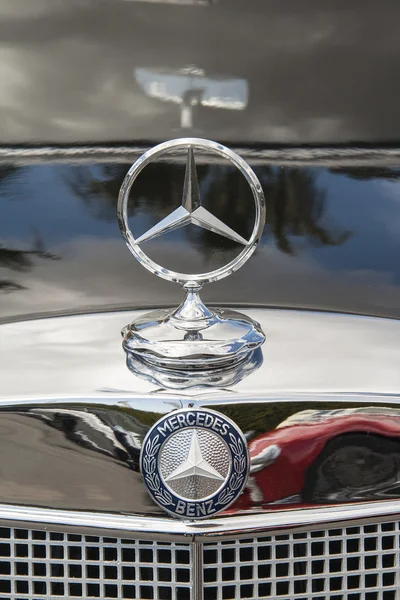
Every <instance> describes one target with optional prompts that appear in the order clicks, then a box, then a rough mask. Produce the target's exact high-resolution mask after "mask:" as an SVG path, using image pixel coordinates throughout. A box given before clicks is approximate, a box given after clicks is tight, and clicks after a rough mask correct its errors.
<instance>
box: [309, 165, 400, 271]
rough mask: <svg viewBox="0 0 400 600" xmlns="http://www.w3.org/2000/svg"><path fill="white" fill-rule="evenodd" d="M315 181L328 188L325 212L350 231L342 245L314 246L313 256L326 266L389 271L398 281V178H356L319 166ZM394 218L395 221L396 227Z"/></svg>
mask: <svg viewBox="0 0 400 600" xmlns="http://www.w3.org/2000/svg"><path fill="white" fill-rule="evenodd" d="M318 182H319V183H320V184H321V185H322V186H323V187H325V188H326V189H327V190H328V198H327V208H328V211H327V212H328V215H329V218H330V219H331V221H332V223H333V224H339V225H341V226H342V227H344V228H345V229H347V230H349V231H350V232H351V234H352V235H351V237H350V238H349V239H348V240H347V242H346V243H345V244H343V245H342V246H338V247H332V246H322V247H320V248H318V249H317V250H314V251H313V255H314V258H316V259H317V260H318V262H319V263H321V264H322V265H324V266H326V267H328V268H329V269H331V268H336V269H337V268H341V269H343V268H346V269H348V270H353V269H354V270H358V269H371V270H374V271H375V270H376V271H384V272H391V273H392V274H393V276H394V279H395V281H396V282H399V281H400V264H399V257H400V181H399V182H390V183H389V182H387V181H382V180H367V181H359V180H356V179H352V178H350V177H346V176H344V175H338V174H332V173H330V172H329V171H325V170H322V172H321V173H320V175H319V178H318ZM393 192H395V193H397V194H398V198H396V196H395V193H393ZM393 222H397V227H396V228H395V227H392V223H393Z"/></svg>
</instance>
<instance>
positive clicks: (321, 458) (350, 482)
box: [242, 407, 400, 506]
mask: <svg viewBox="0 0 400 600" xmlns="http://www.w3.org/2000/svg"><path fill="white" fill-rule="evenodd" d="M249 451H250V460H251V475H250V479H249V485H248V488H247V490H246V493H245V494H244V496H243V498H242V502H244V503H245V505H248V504H251V505H254V504H255V503H257V504H259V503H267V504H268V503H274V504H282V503H286V504H287V503H290V504H297V503H307V504H310V503H332V502H339V501H341V502H343V501H352V500H354V501H357V500H371V499H383V498H393V497H395V498H398V497H399V496H400V410H396V409H386V408H384V407H382V409H379V408H369V407H365V408H355V409H342V410H335V411H326V410H325V411H303V412H301V413H297V414H296V415H294V416H293V417H291V418H289V419H287V420H286V421H284V422H283V423H282V424H281V425H279V427H278V428H277V429H275V430H274V431H271V432H270V433H267V434H265V435H262V436H260V437H258V438H256V439H255V440H253V441H252V442H251V443H250V444H249ZM242 506H243V504H242Z"/></svg>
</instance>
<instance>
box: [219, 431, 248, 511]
mask: <svg viewBox="0 0 400 600" xmlns="http://www.w3.org/2000/svg"><path fill="white" fill-rule="evenodd" d="M229 437H230V440H231V441H230V443H229V447H230V449H231V450H232V454H233V466H234V471H233V473H232V474H231V476H230V478H229V481H228V483H227V486H226V488H225V489H224V490H222V492H221V493H220V494H219V496H218V498H217V501H216V504H221V505H222V506H224V505H225V504H229V502H231V500H233V498H234V496H235V494H236V492H237V491H238V490H239V489H240V488H241V486H242V485H243V482H244V477H245V476H244V473H245V470H246V453H245V450H244V446H243V442H242V440H241V439H240V438H236V437H235V436H234V435H233V434H232V433H230V434H229Z"/></svg>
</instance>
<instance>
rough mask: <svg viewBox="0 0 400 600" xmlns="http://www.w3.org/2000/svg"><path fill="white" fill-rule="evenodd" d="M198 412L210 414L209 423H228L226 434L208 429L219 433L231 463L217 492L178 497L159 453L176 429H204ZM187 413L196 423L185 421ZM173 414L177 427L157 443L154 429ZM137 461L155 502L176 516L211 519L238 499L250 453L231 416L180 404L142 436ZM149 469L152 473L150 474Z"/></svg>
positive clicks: (162, 426)
mask: <svg viewBox="0 0 400 600" xmlns="http://www.w3.org/2000/svg"><path fill="white" fill-rule="evenodd" d="M200 414H203V415H205V416H207V415H209V416H211V417H213V423H212V425H211V426H210V427H214V425H217V420H219V421H220V422H221V424H222V425H226V426H228V429H227V432H226V433H225V434H221V433H220V432H217V431H216V430H215V429H210V431H212V432H213V433H215V434H218V433H219V435H220V436H221V439H222V440H223V441H224V442H225V443H226V444H227V446H228V450H229V452H230V455H231V465H230V468H229V474H228V476H227V477H226V479H225V481H224V483H223V484H222V485H221V487H220V488H218V489H217V491H216V492H214V493H212V494H209V495H207V496H205V497H204V498H201V499H197V500H188V499H186V498H184V497H180V496H179V494H178V493H176V492H174V491H173V490H171V488H169V487H168V486H167V485H166V483H165V482H164V481H163V477H162V475H161V472H160V465H159V463H160V455H161V452H162V451H163V449H164V446H165V442H166V441H167V440H168V439H169V437H172V436H173V435H174V434H176V433H177V432H178V431H182V430H184V429H199V430H201V429H202V428H204V429H205V430H207V429H206V427H205V425H201V424H199V422H198V415H200ZM181 415H183V420H182V419H181V420H179V416H181ZM189 415H190V416H191V415H193V416H194V422H195V423H196V424H194V423H190V422H189V421H188V420H186V422H184V419H185V417H188V416H189ZM174 417H175V418H176V423H178V422H179V426H178V429H176V430H172V431H171V432H170V433H169V434H168V435H167V434H166V436H165V439H163V440H161V442H160V443H159V439H160V437H159V434H157V433H156V432H157V430H158V431H160V428H163V429H164V430H165V424H166V423H167V422H168V420H170V419H172V418H174ZM156 438H157V439H156ZM154 440H156V442H154ZM156 445H158V448H157V451H154V447H155V446H156ZM139 465H140V473H141V475H142V478H143V481H144V484H145V486H146V489H147V491H148V493H149V495H150V497H151V498H152V499H153V501H154V502H155V503H156V504H158V506H160V507H161V508H162V509H163V510H165V511H166V512H167V513H168V514H170V515H172V516H173V517H176V518H178V519H182V520H186V521H197V520H203V519H210V517H214V516H215V515H218V514H219V513H221V512H222V511H225V510H226V509H227V508H229V506H231V505H232V504H233V503H234V502H235V500H237V498H238V497H239V496H240V494H241V493H242V492H243V490H244V488H245V486H246V484H247V480H248V476H249V472H250V457H249V450H248V446H247V441H246V438H245V437H244V434H243V432H242V431H241V430H240V429H239V427H238V426H237V425H236V424H235V423H234V421H232V419H230V418H229V417H226V416H225V415H223V414H222V413H219V412H218V411H215V410H212V409H208V408H207V409H205V408H182V409H179V410H175V411H172V412H171V413H168V414H167V415H164V416H163V417H162V418H161V419H159V420H158V421H157V422H156V423H155V424H154V425H153V426H152V427H151V428H150V430H149V431H148V432H147V434H146V436H145V438H144V440H143V444H142V448H141V451H140V458H139ZM150 471H151V473H150V476H151V477H150V478H149V472H150ZM165 490H167V494H165ZM171 505H174V506H175V510H173V509H172V508H171ZM215 506H220V508H218V509H216V508H214V507H215Z"/></svg>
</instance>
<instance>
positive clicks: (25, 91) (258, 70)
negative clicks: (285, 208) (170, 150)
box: [0, 0, 400, 144]
mask: <svg viewBox="0 0 400 600" xmlns="http://www.w3.org/2000/svg"><path fill="white" fill-rule="evenodd" d="M399 12H400V6H399V4H398V2H395V1H394V0H384V1H383V2H357V1H356V0H351V1H349V2H345V3H338V2H336V1H334V0H328V1H326V2H322V3H321V2H319V1H317V0H305V1H303V2H298V1H296V0H289V1H286V2H280V1H279V0H270V1H268V2H266V1H265V0H252V1H251V2H249V1H248V0H216V1H214V2H213V1H212V0H209V1H207V0H205V1H203V2H201V1H200V2H199V1H196V0H186V2H183V3H181V2H179V1H178V0H176V2H170V1H169V2H163V0H159V1H158V2H148V1H147V2H146V1H145V0H142V1H135V0H84V1H64V0H29V2H26V1H25V0H1V2H0V39H1V48H2V52H3V54H2V63H1V70H0V75H1V81H2V86H1V87H2V91H1V94H0V114H1V123H2V127H1V134H0V143H3V144H7V143H11V144H27V143H31V144H40V143H44V142H51V143H58V144H60V143H65V144H76V143H85V142H99V143H104V142H109V141H122V140H124V141H127V142H136V141H138V140H147V141H149V142H156V141H162V140H165V139H169V138H171V137H179V136H181V135H182V133H188V127H187V119H186V127H182V121H181V116H180V113H181V109H182V107H184V106H189V105H191V104H193V103H196V102H197V105H194V106H193V114H192V117H191V120H192V127H189V129H190V133H191V134H193V133H195V134H197V135H199V136H203V137H209V138H211V139H217V140H219V141H225V142H227V143H231V144H234V143H237V142H240V143H245V144H332V143H344V144H349V143H357V142H359V143H361V142H367V143H376V142H392V143H393V142H394V143H396V142H399V140H400V119H399V110H400V109H399V102H398V97H399V85H400V84H399V79H398V77H397V73H398V68H399V45H400V42H399V35H398V22H399V16H400V15H399ZM188 67H190V69H189V71H188ZM193 67H194V69H193ZM188 72H189V73H191V74H192V75H193V73H194V75H193V78H192V79H193V81H192V83H191V84H188V83H187V81H186V79H184V78H185V76H186V75H185V74H187V73H188ZM196 77H200V79H196ZM226 86H228V88H229V93H228V92H227V91H226V89H227V88H226ZM177 90H179V91H177ZM210 98H212V100H210ZM178 100H179V102H181V105H180V104H179V103H178ZM202 102H203V103H204V102H205V103H206V106H203V105H202V104H201V103H202ZM210 104H211V105H214V107H213V106H210ZM216 105H219V106H221V107H220V108H216V107H215V106H216ZM183 121H185V118H184V119H183ZM183 125H185V123H183Z"/></svg>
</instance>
